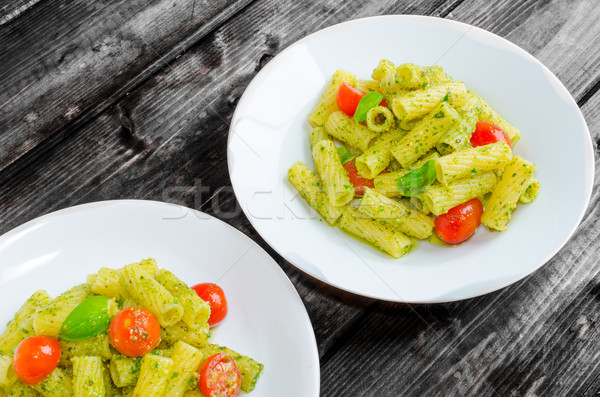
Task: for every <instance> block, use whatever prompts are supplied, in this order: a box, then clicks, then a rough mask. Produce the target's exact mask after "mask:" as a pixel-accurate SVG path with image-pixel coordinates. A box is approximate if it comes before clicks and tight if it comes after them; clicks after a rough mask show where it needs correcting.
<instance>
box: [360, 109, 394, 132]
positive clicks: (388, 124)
mask: <svg viewBox="0 0 600 397" xmlns="http://www.w3.org/2000/svg"><path fill="white" fill-rule="evenodd" d="M366 121H367V127H368V128H369V129H370V130H371V131H375V132H385V131H387V130H389V129H390V128H392V126H393V125H394V115H393V114H392V112H391V111H390V109H388V108H386V107H385V106H375V107H374V108H371V109H369V111H368V112H367V120H366Z"/></svg>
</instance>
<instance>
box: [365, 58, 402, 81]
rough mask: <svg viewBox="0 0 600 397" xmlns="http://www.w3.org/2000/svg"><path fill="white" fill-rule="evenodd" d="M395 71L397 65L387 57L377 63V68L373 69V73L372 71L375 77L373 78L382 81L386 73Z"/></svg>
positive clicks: (372, 75)
mask: <svg viewBox="0 0 600 397" xmlns="http://www.w3.org/2000/svg"><path fill="white" fill-rule="evenodd" d="M395 73H396V65H394V64H393V63H392V62H390V61H388V60H387V59H382V60H381V61H379V63H378V64H377V67H375V69H374V70H373V73H371V77H372V78H373V80H377V81H381V79H383V78H384V77H385V76H386V75H388V74H395Z"/></svg>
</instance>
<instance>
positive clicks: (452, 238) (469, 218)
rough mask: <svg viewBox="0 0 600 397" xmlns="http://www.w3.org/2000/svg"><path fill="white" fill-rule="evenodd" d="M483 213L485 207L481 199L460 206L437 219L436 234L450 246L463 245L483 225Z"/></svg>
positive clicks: (435, 222)
mask: <svg viewBox="0 0 600 397" xmlns="http://www.w3.org/2000/svg"><path fill="white" fill-rule="evenodd" d="M482 213H483V206H482V205H481V201H479V199H476V198H474V199H472V200H469V201H467V202H466V203H462V204H459V205H457V206H456V207H453V208H451V209H450V210H448V212H446V213H445V214H442V215H439V216H437V217H436V218H435V221H434V225H435V234H436V235H437V236H438V237H439V238H440V240H442V241H444V242H446V243H448V244H458V243H462V242H463V241H465V240H466V239H468V238H469V237H471V236H472V235H473V233H475V230H476V229H477V227H478V226H479V224H480V223H481V214H482Z"/></svg>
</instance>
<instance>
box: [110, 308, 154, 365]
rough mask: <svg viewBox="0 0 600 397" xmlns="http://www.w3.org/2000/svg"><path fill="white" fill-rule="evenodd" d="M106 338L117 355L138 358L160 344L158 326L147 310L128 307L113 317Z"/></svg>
mask: <svg viewBox="0 0 600 397" xmlns="http://www.w3.org/2000/svg"><path fill="white" fill-rule="evenodd" d="M108 336H109V337H110V343H111V344H112V345H113V346H114V347H115V348H116V349H117V350H118V351H119V353H121V354H124V355H126V356H129V357H139V356H143V355H144V354H146V353H148V352H149V351H150V350H152V349H154V348H155V347H156V346H157V345H158V343H159V342H160V324H159V323H158V320H157V318H156V317H155V316H154V314H152V313H150V312H149V311H148V310H146V309H142V308H141V307H129V308H127V309H124V310H121V311H120V312H118V313H117V315H116V316H114V317H113V319H112V321H111V322H110V325H109V326H108Z"/></svg>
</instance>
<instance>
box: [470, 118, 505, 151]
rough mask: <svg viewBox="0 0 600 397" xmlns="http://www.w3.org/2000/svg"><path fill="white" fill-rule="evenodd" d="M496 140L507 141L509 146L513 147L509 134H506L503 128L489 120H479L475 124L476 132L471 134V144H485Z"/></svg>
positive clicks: (475, 145) (474, 145)
mask: <svg viewBox="0 0 600 397" xmlns="http://www.w3.org/2000/svg"><path fill="white" fill-rule="evenodd" d="M496 142H506V143H508V146H510V147H512V145H511V144H510V139H508V135H506V133H505V132H504V131H503V130H502V128H500V127H499V126H497V125H496V124H492V123H488V122H487V121H478V122H477V125H476V126H475V132H473V135H471V146H473V147H477V146H484V145H489V144H490V143H496Z"/></svg>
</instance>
